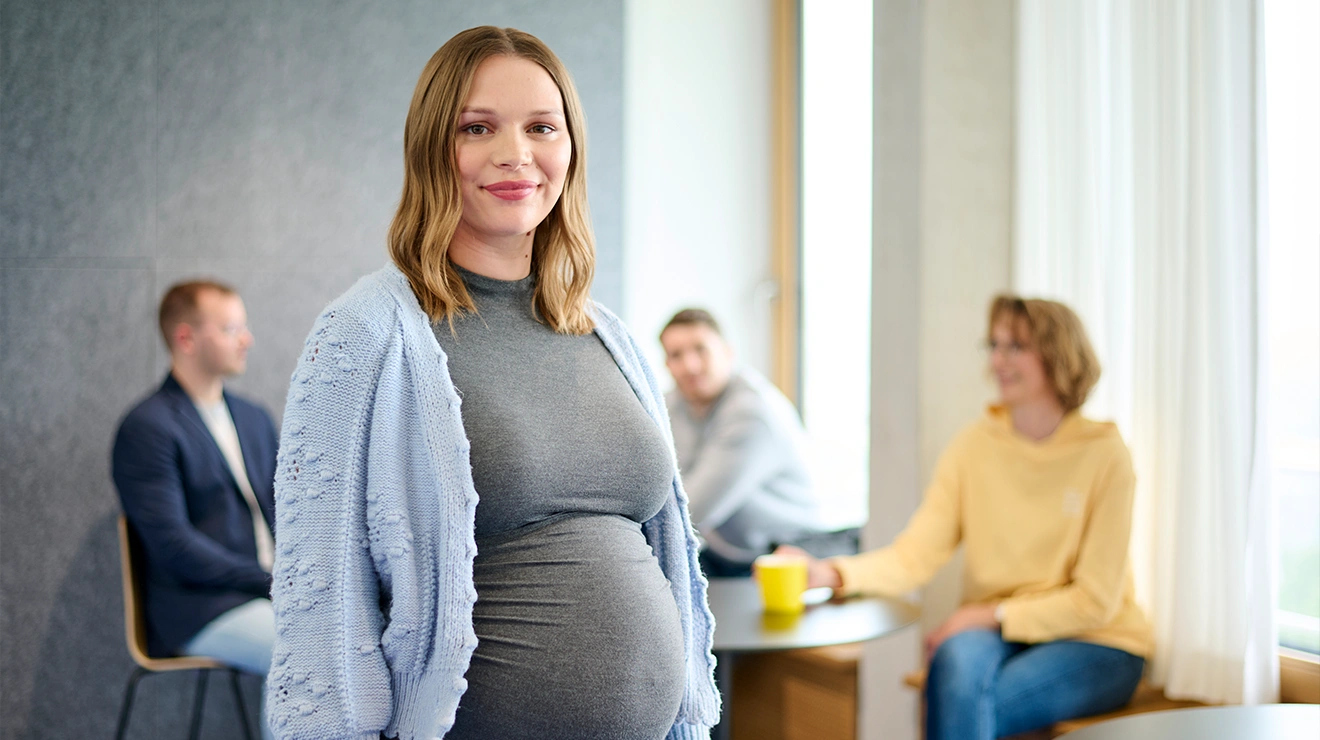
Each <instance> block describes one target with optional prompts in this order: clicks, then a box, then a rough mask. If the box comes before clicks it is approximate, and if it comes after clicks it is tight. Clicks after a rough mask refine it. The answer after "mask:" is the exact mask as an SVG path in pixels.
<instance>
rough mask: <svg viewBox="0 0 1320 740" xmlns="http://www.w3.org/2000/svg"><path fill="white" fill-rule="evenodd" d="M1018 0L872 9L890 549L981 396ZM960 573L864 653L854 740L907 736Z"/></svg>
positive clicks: (873, 530) (885, 519)
mask: <svg viewBox="0 0 1320 740" xmlns="http://www.w3.org/2000/svg"><path fill="white" fill-rule="evenodd" d="M1014 7H1015V5H1014V2H1013V0H924V1H923V0H876V4H875V39H876V41H875V43H876V49H875V73H874V77H875V82H874V84H875V142H874V162H875V193H874V203H875V205H874V210H873V213H874V237H873V238H874V248H875V251H874V261H873V269H872V283H873V289H872V290H873V298H872V316H871V322H872V334H871V337H872V360H871V362H872V372H871V378H872V403H871V425H872V426H871V438H872V440H871V460H872V464H871V506H870V510H871V517H870V520H869V521H868V523H867V526H866V530H865V537H864V542H865V544H866V546H868V547H876V546H880V545H883V544H886V543H888V542H889V541H890V540H892V539H893V537H894V535H895V534H896V533H897V532H898V531H899V530H900V529H901V528H902V527H903V525H904V524H905V523H906V521H907V518H908V517H909V516H910V515H911V513H912V511H913V510H914V509H915V508H916V506H917V504H918V502H919V501H920V497H921V494H922V490H923V488H924V486H925V485H926V483H927V482H928V481H929V480H930V476H931V472H932V470H933V468H934V465H935V461H936V459H937V458H938V457H939V454H940V452H941V451H942V450H943V449H944V447H945V446H946V445H947V444H948V443H949V441H950V440H951V439H952V437H953V435H954V434H956V433H957V431H958V430H959V429H961V428H962V427H963V426H964V425H965V424H967V423H968V422H970V421H971V420H973V419H974V418H976V416H977V415H978V414H979V413H980V412H981V408H982V406H983V404H984V403H985V401H986V400H988V399H989V398H990V394H991V389H990V388H989V386H988V385H987V384H986V383H985V381H984V378H983V372H982V368H983V367H984V360H983V359H982V357H981V356H980V353H979V352H978V350H977V348H976V344H977V342H978V340H980V339H981V338H982V337H983V335H984V322H985V310H986V307H987V304H988V303H989V300H990V298H991V296H992V295H993V294H994V293H996V292H998V291H1000V290H1004V289H1006V288H1007V287H1008V285H1009V280H1010V273H1011V265H1012V260H1011V247H1012V211H1013V209H1012V193H1013V91H1014V78H1013V69H1014V68H1013V59H1014V51H1013V48H1014V46H1013V45H1014V37H1013V27H1014ZM958 576H959V567H958V563H957V562H955V563H953V564H951V565H950V566H949V567H947V568H945V570H944V571H943V572H942V573H941V574H940V575H939V576H938V577H937V578H936V579H935V581H934V582H932V583H931V584H930V585H929V586H928V587H927V588H925V589H924V590H923V592H922V595H921V597H922V612H923V614H922V622H921V626H920V630H918V629H912V630H908V631H907V632H906V633H904V634H899V635H894V636H891V637H888V638H885V639H882V640H877V641H874V642H873V643H871V644H869V645H868V647H867V653H866V662H865V664H864V666H863V670H862V685H861V693H862V707H861V712H862V717H861V733H860V734H861V737H862V738H865V739H867V740H878V739H879V738H885V739H886V740H908V739H910V738H915V737H916V726H917V722H916V714H917V702H916V695H915V692H913V691H912V690H910V689H907V688H905V687H903V686H902V676H903V674H904V673H905V672H907V671H909V670H912V669H913V668H916V667H918V666H919V665H920V663H921V660H922V657H921V650H920V640H919V637H920V634H919V633H920V632H921V631H925V630H928V629H930V628H932V627H934V626H936V625H938V624H939V623H940V622H941V621H943V620H944V618H945V617H947V616H948V615H949V613H950V612H951V611H952V610H953V609H954V608H955V607H956V605H957V603H958V599H959V595H960V594H959V592H960V584H959V580H958Z"/></svg>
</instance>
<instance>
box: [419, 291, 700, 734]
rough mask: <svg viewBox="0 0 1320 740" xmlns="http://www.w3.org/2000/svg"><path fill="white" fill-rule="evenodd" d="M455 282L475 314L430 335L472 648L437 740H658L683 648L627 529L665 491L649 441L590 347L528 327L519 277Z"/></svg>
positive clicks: (657, 575)
mask: <svg viewBox="0 0 1320 740" xmlns="http://www.w3.org/2000/svg"><path fill="white" fill-rule="evenodd" d="M462 274H463V278H464V281H465V282H466V285H467V287H468V290H469V291H470V293H471V294H472V296H473V300H474V302H475V303H476V306H477V311H478V313H476V314H465V315H463V316H462V317H460V318H458V319H456V320H455V322H454V330H453V331H452V332H451V330H450V326H449V324H448V322H443V321H442V322H439V323H437V324H436V325H435V335H436V339H437V340H438V341H439V343H440V346H441V348H442V349H443V350H444V352H445V354H446V355H447V356H448V362H449V372H450V375H451V377H452V378H453V381H454V385H455V386H456V387H457V388H458V391H459V394H460V395H461V397H462V401H463V405H462V416H463V426H464V429H465V430H466V432H467V435H468V439H469V441H470V442H471V444H472V449H471V460H472V474H473V480H474V482H475V484H476V490H477V495H478V496H479V501H478V503H477V512H476V541H477V557H476V561H475V563H474V565H473V569H474V574H473V575H474V581H475V584H476V589H477V603H476V606H475V607H474V611H473V627H474V629H475V630H476V633H477V639H478V644H477V648H476V652H475V653H474V654H473V656H472V662H471V665H470V667H469V668H468V672H467V674H466V678H467V681H468V688H467V691H466V693H464V695H463V697H462V699H461V700H460V702H459V707H458V715H457V720H456V722H455V724H454V727H453V729H452V730H450V732H449V733H448V734H447V735H446V736H445V737H446V738H447V740H448V739H450V738H456V739H460V740H477V739H478V738H479V739H481V740H490V739H492V738H499V739H501V740H516V739H517V738H529V739H530V738H537V739H538V740H548V739H551V738H573V739H574V740H586V739H590V738H600V740H630V739H632V738H636V739H638V740H642V739H648V740H658V739H659V738H663V737H664V736H665V735H666V734H667V733H668V731H669V729H670V727H671V726H672V725H673V723H674V719H675V717H676V715H677V713H678V706H679V701H680V699H681V698H682V693H683V684H684V663H683V637H682V633H681V628H680V623H679V617H678V609H677V607H676V606H675V604H674V600H673V597H672V595H671V592H670V589H669V582H668V581H667V580H666V579H665V577H664V574H663V573H662V572H661V570H660V566H659V563H658V562H657V561H656V559H655V556H654V555H653V554H652V552H651V548H650V546H649V545H648V544H647V543H646V540H645V539H644V537H643V536H642V531H641V522H644V521H646V520H647V519H650V518H651V517H652V516H654V515H655V514H656V513H657V512H659V510H660V507H661V506H662V505H663V503H664V501H665V497H666V496H667V494H668V492H669V486H670V485H671V483H672V480H673V474H674V471H673V465H674V463H673V459H672V457H671V455H670V452H669V449H668V448H667V446H666V444H665V441H664V437H663V436H662V434H661V431H660V430H659V429H657V428H656V425H655V423H654V422H652V421H651V419H650V418H649V417H648V416H647V414H646V412H645V410H644V409H643V408H642V405H641V402H640V401H639V400H638V398H637V396H636V394H635V393H634V392H633V390H632V388H631V387H630V386H629V384H628V381H627V380H626V379H625V378H624V376H623V374H622V372H620V370H619V368H618V366H617V365H615V363H614V360H613V359H612V358H611V356H610V354H609V352H608V351H607V350H606V349H605V347H604V345H603V344H601V342H600V340H599V338H597V337H596V336H595V335H594V334H587V335H583V336H568V335H563V334H556V333H555V332H554V331H553V330H552V329H551V328H550V327H549V326H547V325H546V324H542V323H540V322H538V321H537V320H536V314H535V311H534V309H533V303H532V300H533V299H532V293H533V289H534V278H533V277H528V278H526V279H524V280H520V281H514V282H508V281H500V280H493V279H491V278H486V277H483V276H480V275H475V274H473V273H470V272H466V271H463V272H462Z"/></svg>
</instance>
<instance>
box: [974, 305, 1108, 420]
mask: <svg viewBox="0 0 1320 740" xmlns="http://www.w3.org/2000/svg"><path fill="white" fill-rule="evenodd" d="M1004 320H1007V321H1009V322H1011V323H1010V325H1011V326H1012V327H1013V332H1014V334H1015V335H1017V336H1018V337H1020V338H1021V337H1023V335H1025V339H1027V342H1028V343H1029V344H1030V346H1031V347H1033V348H1034V349H1035V350H1036V351H1037V352H1039V353H1040V359H1041V362H1042V364H1044V366H1045V375H1046V377H1048V378H1049V379H1050V384H1051V385H1053V386H1054V393H1055V395H1056V396H1058V398H1059V403H1061V404H1063V409H1064V411H1072V410H1074V409H1079V408H1081V407H1082V404H1084V403H1086V397H1087V396H1089V395H1090V394H1091V390H1092V389H1094V388H1095V384H1096V383H1097V382H1099V380H1100V361H1099V360H1098V359H1096V356H1095V351H1094V350H1093V349H1091V340H1090V339H1088V338H1087V336H1086V328H1085V327H1083V326H1082V320H1081V319H1079V318H1077V314H1075V313H1073V310H1072V309H1071V308H1068V307H1067V306H1065V305H1063V304H1062V303H1058V302H1057V301H1047V300H1042V299H1039V298H1020V297H1018V296H1015V295H998V296H995V298H994V300H993V301H991V302H990V320H989V322H987V325H986V340H987V342H988V341H989V340H990V335H991V333H992V332H993V331H994V328H995V325H996V324H998V323H1000V322H1001V321H1004ZM1019 341H1020V340H1019Z"/></svg>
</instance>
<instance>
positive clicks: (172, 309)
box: [159, 280, 238, 349]
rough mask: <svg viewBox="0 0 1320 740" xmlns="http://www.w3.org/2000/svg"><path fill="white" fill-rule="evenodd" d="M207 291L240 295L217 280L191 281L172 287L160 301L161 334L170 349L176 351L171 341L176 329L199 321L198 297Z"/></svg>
mask: <svg viewBox="0 0 1320 740" xmlns="http://www.w3.org/2000/svg"><path fill="white" fill-rule="evenodd" d="M205 290H213V291H215V292H217V293H219V294H220V295H238V291H236V290H234V289H233V288H231V287H229V286H228V285H225V284H224V283H220V282H216V281H215V280H189V281H187V282H183V283H175V284H174V285H172V286H170V289H169V290H167V291H165V297H164V298H161V299H160V312H159V320H160V334H161V336H162V337H164V338H165V346H166V347H168V348H169V349H174V345H173V343H172V340H171V335H172V334H174V327H176V326H178V325H179V324H187V323H189V322H192V321H196V320H197V296H198V295H200V294H201V293H202V291H205Z"/></svg>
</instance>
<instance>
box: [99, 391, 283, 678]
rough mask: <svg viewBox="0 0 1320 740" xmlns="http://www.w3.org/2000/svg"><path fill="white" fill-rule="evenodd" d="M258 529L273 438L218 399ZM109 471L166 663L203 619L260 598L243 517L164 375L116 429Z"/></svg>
mask: <svg viewBox="0 0 1320 740" xmlns="http://www.w3.org/2000/svg"><path fill="white" fill-rule="evenodd" d="M224 399H225V403H226V404H228V406H229V414H230V416H232V417H233V418H234V427H235V429H237V430H238V441H239V445H240V446H241V447H242V448H243V462H244V463H245V464H246V467H247V476H248V481H250V482H251V484H252V492H253V493H254V494H256V497H257V502H258V503H259V504H260V505H261V511H262V514H264V515H265V519H266V524H267V525H268V526H272V529H273V523H274V521H275V497H274V484H275V451H276V447H277V446H278V444H279V437H278V436H277V434H276V432H275V425H274V424H273V423H272V422H271V419H270V415H269V414H267V413H266V411H265V410H264V409H262V408H261V407H260V406H258V405H256V404H254V403H252V402H250V401H246V400H244V399H242V398H239V397H238V396H235V395H233V394H231V393H228V392H226V393H225V394H224ZM111 467H112V471H113V476H114V481H115V487H116V488H118V489H119V500H120V502H121V503H122V504H123V507H124V515H125V516H126V517H128V522H129V525H130V529H131V530H132V532H133V533H134V534H135V535H136V536H137V543H138V550H137V552H138V583H139V586H140V590H141V594H142V601H143V605H144V609H143V611H144V612H145V616H146V624H147V648H148V650H149V651H150V653H151V654H152V655H153V656H156V657H166V656H170V655H174V654H176V653H177V652H178V650H179V649H180V648H181V647H182V646H183V645H184V644H186V643H187V642H188V640H190V639H191V638H192V637H193V636H194V635H196V634H197V633H198V632H199V631H201V629H202V628H203V627H205V626H206V625H207V624H208V623H209V622H211V620H213V619H215V618H216V617H218V616H220V615H221V614H223V613H224V612H226V611H229V610H230V609H233V608H234V607H236V606H240V605H242V604H245V603H247V602H248V601H251V600H252V599H253V598H256V597H259V596H261V597H269V595H270V574H268V573H267V572H266V571H264V570H263V569H262V568H261V565H260V564H259V563H258V562H257V542H256V535H255V533H254V532H253V527H252V513H251V511H252V510H251V509H250V508H249V507H248V504H247V502H246V501H245V500H244V499H243V493H242V491H241V490H240V489H239V487H238V482H237V481H236V480H235V479H234V475H233V473H232V472H231V471H230V469H229V463H227V462H226V461H225V456H224V454H223V453H222V452H220V447H219V446H218V445H217V444H216V442H215V439H214V438H213V437H212V436H211V430H210V429H208V428H207V426H206V422H204V421H202V416H201V414H200V413H199V412H198V411H197V407H196V406H194V405H193V402H192V399H190V398H189V397H188V394H187V393H185V392H184V390H183V387H182V386H180V385H179V382H178V381H177V380H175V379H174V376H173V375H172V374H171V375H169V376H167V377H166V378H165V382H164V383H163V384H162V385H161V387H160V390H158V391H156V392H155V393H154V394H152V395H150V396H148V397H147V398H146V400H144V401H142V403H140V404H138V405H137V406H136V407H134V408H133V410H132V411H129V412H128V415H127V416H125V417H124V420H123V421H122V422H121V423H120V425H119V432H118V434H116V435H115V446H114V452H113V454H112V462H111Z"/></svg>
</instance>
